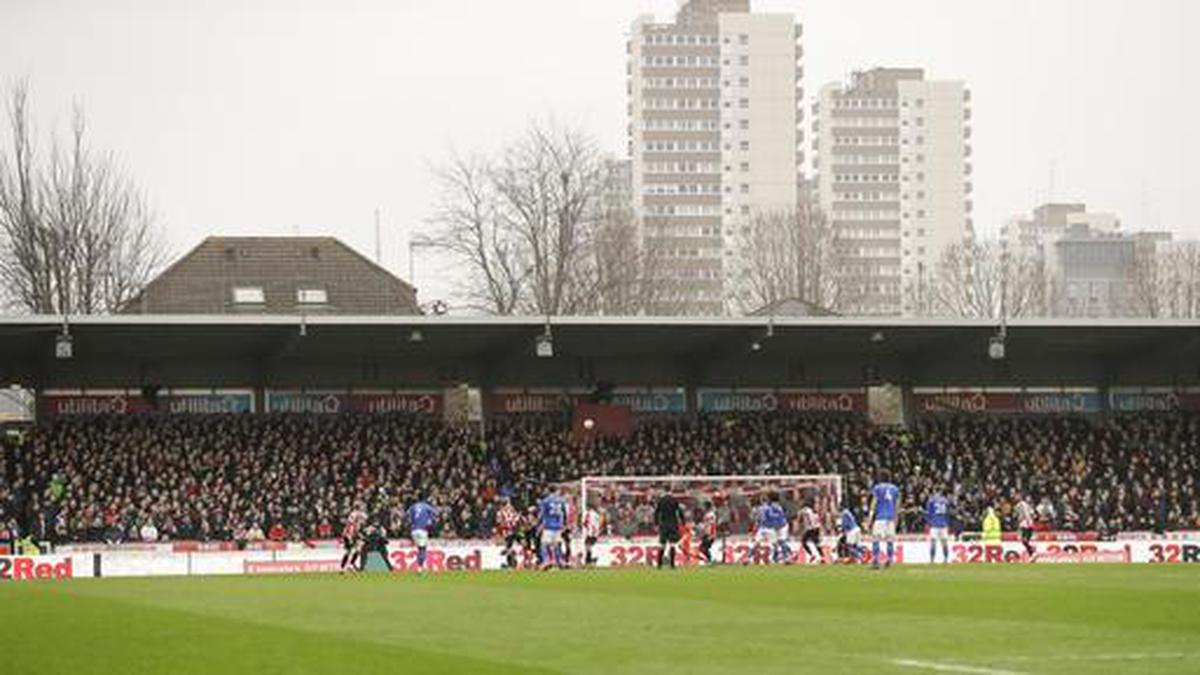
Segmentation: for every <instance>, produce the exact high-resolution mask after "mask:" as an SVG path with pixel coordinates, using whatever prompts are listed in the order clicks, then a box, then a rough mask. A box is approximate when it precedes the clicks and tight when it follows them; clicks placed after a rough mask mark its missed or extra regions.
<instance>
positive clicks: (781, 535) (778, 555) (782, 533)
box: [763, 492, 792, 563]
mask: <svg viewBox="0 0 1200 675" xmlns="http://www.w3.org/2000/svg"><path fill="white" fill-rule="evenodd" d="M767 499H768V501H767V504H766V506H765V507H764V510H763V523H764V524H765V525H766V526H767V528H768V529H770V530H773V531H774V532H775V542H774V544H773V545H772V547H771V560H772V561H773V562H777V563H780V562H782V563H786V562H791V560H792V548H791V547H790V546H788V541H787V540H788V517H787V510H786V509H784V508H783V504H781V503H780V502H779V493H778V492H771V494H770V495H769V496H768V497H767Z"/></svg>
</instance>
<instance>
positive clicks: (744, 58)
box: [738, 54, 750, 66]
mask: <svg viewBox="0 0 1200 675" xmlns="http://www.w3.org/2000/svg"><path fill="white" fill-rule="evenodd" d="M738 65H739V66H748V65H750V56H749V55H747V54H742V55H741V56H739V57H738Z"/></svg>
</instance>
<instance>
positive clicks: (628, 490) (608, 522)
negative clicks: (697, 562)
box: [562, 474, 843, 542]
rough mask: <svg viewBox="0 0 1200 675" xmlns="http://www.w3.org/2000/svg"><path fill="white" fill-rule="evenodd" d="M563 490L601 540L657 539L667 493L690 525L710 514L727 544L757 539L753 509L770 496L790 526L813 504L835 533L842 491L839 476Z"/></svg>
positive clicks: (682, 480) (670, 479)
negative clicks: (589, 515) (594, 522)
mask: <svg viewBox="0 0 1200 675" xmlns="http://www.w3.org/2000/svg"><path fill="white" fill-rule="evenodd" d="M562 486H563V487H564V488H566V489H567V491H568V492H569V493H571V501H573V502H574V504H575V505H576V507H577V508H576V509H575V514H574V520H575V521H576V522H582V520H583V515H584V514H585V513H586V512H587V511H588V509H589V508H595V509H596V510H597V512H599V513H600V515H601V517H602V519H603V521H604V528H603V532H602V537H603V538H605V539H608V540H616V541H621V540H634V539H637V538H646V537H654V536H656V528H655V524H654V505H655V503H656V502H657V500H658V498H659V497H660V496H661V495H662V494H663V493H665V492H670V493H671V494H672V495H674V496H675V498H676V499H677V500H678V501H679V503H680V505H681V506H682V507H683V510H684V515H685V517H686V519H687V522H688V523H692V524H697V525H698V524H699V523H700V522H701V521H702V519H703V517H704V514H705V513H706V512H707V511H708V510H709V509H710V508H711V509H712V510H713V511H714V512H715V514H716V516H717V537H718V539H720V540H721V541H722V542H728V541H742V540H743V539H744V538H746V537H748V536H749V535H750V534H752V532H753V529H754V523H753V513H752V512H753V508H754V506H755V505H757V504H758V503H759V502H760V501H761V500H762V499H763V498H765V497H766V496H767V495H768V494H770V493H777V494H778V495H779V497H780V501H781V503H782V504H783V506H784V509H785V510H786V511H787V514H788V520H789V522H791V523H795V522H796V519H797V514H798V513H799V511H800V509H801V508H802V507H803V506H804V505H805V504H811V505H812V506H813V507H814V509H815V510H816V512H817V515H818V516H819V517H820V519H821V526H822V530H823V531H824V532H825V533H827V534H828V533H832V532H833V531H834V529H835V527H836V522H837V518H838V514H839V512H840V510H841V504H842V491H843V486H842V477H841V475H838V474H802V475H767V474H760V475H724V476H675V475H662V476H586V477H584V478H581V479H579V480H578V481H571V482H568V483H563V484H562ZM800 534H801V533H799V532H793V533H792V536H793V537H795V538H799V536H800Z"/></svg>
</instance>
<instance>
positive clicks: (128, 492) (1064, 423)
mask: <svg viewBox="0 0 1200 675" xmlns="http://www.w3.org/2000/svg"><path fill="white" fill-rule="evenodd" d="M876 467H886V468H888V469H890V471H891V473H892V475H893V476H895V477H897V478H898V479H900V480H899V482H900V483H901V487H902V490H903V495H904V496H903V504H904V512H903V513H904V517H903V520H902V527H903V529H905V530H907V531H917V530H919V529H920V525H919V520H920V518H919V505H920V504H921V503H922V502H923V499H924V497H925V495H926V494H927V493H928V491H929V490H930V489H931V488H932V487H933V486H934V485H935V484H941V485H946V486H948V487H949V490H950V492H951V493H952V494H953V498H954V501H955V503H956V507H957V509H956V515H957V519H958V521H959V523H960V528H961V529H964V530H973V529H976V525H977V523H978V522H979V518H980V517H981V515H982V513H983V512H984V510H985V509H986V507H988V506H993V507H995V508H997V510H998V512H999V513H1000V514H1001V515H1002V517H1003V518H1004V519H1005V527H1006V529H1008V528H1011V527H1012V526H1013V522H1012V513H1011V508H1012V505H1013V504H1014V503H1015V499H1016V496H1017V495H1018V494H1019V493H1020V494H1024V495H1026V496H1028V497H1030V498H1032V499H1033V500H1034V503H1035V504H1037V507H1038V510H1039V514H1040V516H1041V519H1042V521H1043V525H1044V527H1046V528H1047V529H1055V530H1069V531H1076V532H1088V533H1096V534H1097V535H1098V536H1104V535H1108V534H1113V533H1115V532H1117V531H1125V530H1146V531H1151V530H1152V531H1164V530H1176V529H1200V496H1198V494H1197V488H1198V483H1200V417H1197V416H1196V415H1193V414H1187V413H1129V414H1113V415H1110V416H1108V417H1107V418H1105V419H1100V418H1083V417H1069V416H1051V417H1041V418H1029V417H987V416H977V417H966V416H958V417H941V418H928V419H925V420H923V421H921V422H919V423H918V424H916V425H915V426H914V427H913V428H912V429H911V430H909V431H889V430H882V429H879V428H877V427H874V426H871V425H870V424H869V423H868V422H867V421H866V420H865V418H864V417H863V416H861V415H828V414H827V415H819V416H814V415H800V414H784V413H758V414H756V413H738V414H708V415H698V416H661V417H648V418H643V419H642V420H641V421H640V422H639V424H638V426H637V428H636V430H635V432H634V433H633V434H632V435H631V436H630V437H628V438H625V439H610V440H603V441H588V442H583V443H580V442H576V441H575V440H574V439H573V438H572V435H571V433H570V431H569V427H568V425H567V423H566V420H564V419H563V418H562V416H561V415H552V414H550V415H547V414H542V415H523V416H508V417H505V416H499V417H496V418H493V419H492V420H491V421H490V422H489V423H488V427H487V434H486V441H485V442H481V441H480V440H479V439H478V438H477V436H476V435H475V434H474V433H473V432H468V431H463V430H460V429H457V428H453V427H450V426H448V425H446V424H445V423H444V422H442V421H441V420H439V419H436V418H432V417H422V416H410V415H402V414H389V415H368V414H356V413H345V414H340V415H325V416H322V415H312V414H276V415H223V416H222V415H173V416H166V415H131V416H126V417H118V416H83V417H75V418H61V419H57V420H52V421H48V422H44V423H43V424H42V425H40V426H37V427H35V428H33V429H32V430H31V431H30V433H29V434H28V435H27V437H26V438H25V439H24V441H23V442H20V443H17V442H11V441H7V442H6V443H5V445H4V452H3V455H2V456H0V477H2V478H4V480H2V481H0V525H3V526H4V527H3V528H0V529H8V530H19V531H20V532H22V533H33V534H34V535H35V536H36V537H38V538H39V539H41V540H49V541H56V542H65V541H110V542H121V541H133V540H141V539H146V538H155V539H163V540H243V541H244V540H253V539H260V538H264V537H269V538H274V539H281V540H296V539H307V538H317V539H328V538H332V537H333V536H335V534H336V531H337V528H338V527H339V524H340V522H341V519H342V518H343V517H344V515H345V514H346V513H347V512H348V511H349V510H350V509H351V508H352V507H353V505H354V503H355V502H357V501H360V500H361V501H362V502H364V503H365V504H366V505H367V506H368V509H369V511H370V512H371V514H372V517H373V518H374V519H375V520H376V521H377V522H379V523H381V524H383V525H384V526H385V527H387V528H388V529H389V530H391V531H392V532H393V533H398V532H400V530H401V522H402V520H403V517H402V512H403V508H404V506H405V505H406V504H407V503H409V502H411V501H412V500H413V499H415V498H416V497H417V496H418V495H425V496H428V497H430V498H431V499H432V500H433V501H434V502H435V503H438V504H440V505H441V506H442V507H443V508H444V509H445V512H446V515H447V517H446V519H445V523H444V525H443V529H442V531H441V532H440V535H441V536H443V537H448V538H454V537H462V538H466V537H480V536H483V537H486V536H488V535H489V534H490V533H491V532H492V530H493V528H494V525H495V522H494V520H495V513H496V509H497V508H498V503H499V498H501V497H505V496H511V497H512V498H513V499H514V501H516V502H517V503H519V504H524V503H528V502H529V500H530V499H532V498H533V497H534V496H536V495H538V494H541V493H542V492H543V491H544V490H545V486H546V485H547V484H550V483H554V482H557V481H563V480H569V479H575V478H578V477H580V476H585V475H655V474H658V475H661V474H677V475H682V474H710V475H711V474H735V473H791V474H800V473H838V474H842V475H843V476H844V477H845V479H846V489H847V500H848V501H849V502H850V503H851V504H853V505H854V506H856V507H857V508H862V507H863V505H864V496H865V495H864V493H865V490H866V486H867V485H868V483H869V481H870V479H871V476H872V473H873V471H874V469H875V468H876ZM631 508H632V506H631ZM615 520H617V519H614V521H615ZM614 534H632V532H630V533H619V532H618V533H614Z"/></svg>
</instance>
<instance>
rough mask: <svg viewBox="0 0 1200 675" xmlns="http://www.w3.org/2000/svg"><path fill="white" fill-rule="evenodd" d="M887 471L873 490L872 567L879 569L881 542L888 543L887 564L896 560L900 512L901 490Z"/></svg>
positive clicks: (881, 475) (882, 474)
mask: <svg viewBox="0 0 1200 675" xmlns="http://www.w3.org/2000/svg"><path fill="white" fill-rule="evenodd" d="M890 478H891V477H890V476H889V475H888V472H887V470H886V469H885V470H882V471H880V472H879V474H878V481H877V482H876V483H875V486H874V487H872V488H871V518H870V520H871V566H872V567H874V568H875V569H879V541H880V540H884V541H886V542H887V563H885V566H887V567H891V566H892V562H893V561H894V560H895V558H896V516H897V515H899V511H900V488H898V487H896V486H895V485H893V484H892V483H891V480H890Z"/></svg>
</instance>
